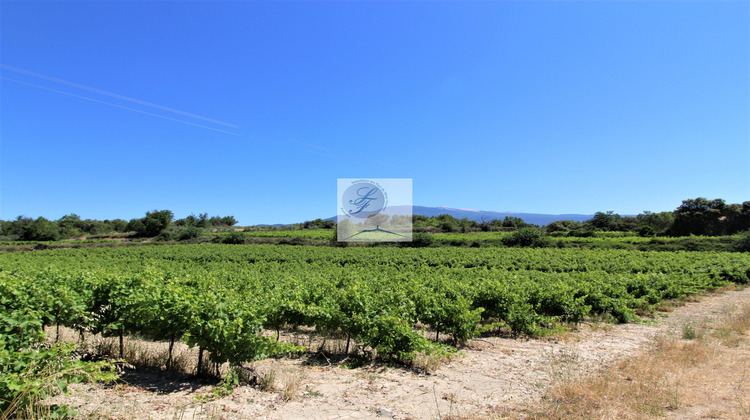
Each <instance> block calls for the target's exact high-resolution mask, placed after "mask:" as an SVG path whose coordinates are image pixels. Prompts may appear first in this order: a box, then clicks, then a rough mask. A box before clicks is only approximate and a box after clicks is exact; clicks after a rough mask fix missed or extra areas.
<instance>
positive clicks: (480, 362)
mask: <svg viewBox="0 0 750 420" xmlns="http://www.w3.org/2000/svg"><path fill="white" fill-rule="evenodd" d="M748 303H750V288H746V289H744V290H741V291H734V290H732V291H725V292H722V293H715V294H706V295H703V296H701V297H699V298H698V299H695V301H693V302H689V303H687V304H685V305H684V306H680V307H677V308H675V309H674V310H673V311H672V312H669V313H662V314H660V315H659V316H657V318H656V319H651V320H648V321H647V322H644V323H639V324H629V325H604V324H584V325H580V326H579V327H578V328H577V329H576V330H575V331H571V332H568V333H564V334H562V335H559V336H556V337H553V338H547V339H517V338H516V339H514V338H500V337H490V338H482V339H476V340H472V341H471V342H469V343H468V344H467V345H466V346H465V347H463V348H462V349H461V356H459V357H457V358H455V359H453V360H452V361H450V362H449V363H446V364H443V365H441V366H440V367H439V368H437V369H435V370H434V371H432V372H431V373H429V374H426V373H420V372H417V371H415V370H412V369H408V368H403V367H399V366H396V365H387V364H383V363H372V364H369V365H365V366H360V367H357V368H346V367H344V364H342V363H341V362H340V361H334V360H329V359H326V357H325V356H322V355H321V354H317V355H308V356H305V357H302V358H299V359H288V358H281V359H269V360H264V361H260V362H256V363H254V364H253V365H252V366H253V367H254V368H255V369H256V370H257V371H258V372H261V373H262V374H265V375H269V374H275V379H274V381H273V384H272V385H270V386H268V387H266V390H260V389H259V387H251V386H240V387H237V388H235V389H234V391H233V392H232V393H231V394H230V395H227V396H223V397H221V398H216V397H213V398H212V397H210V396H211V395H212V394H211V390H212V389H214V386H215V383H210V382H200V381H197V380H195V379H191V378H190V377H188V376H184V375H178V374H170V373H163V372H160V371H158V370H147V369H139V370H135V371H128V372H126V373H125V374H124V375H123V379H124V381H123V382H122V383H119V384H115V385H101V384H78V385H74V386H73V387H72V393H71V394H70V395H66V396H60V397H56V398H55V401H54V402H57V403H66V404H69V405H72V406H74V407H76V408H77V409H78V411H79V415H80V417H81V418H118V419H125V418H128V419H131V418H143V419H204V418H210V419H240V418H242V419H255V418H262V419H339V418H341V419H344V418H383V417H392V418H397V419H444V418H488V417H504V416H510V417H524V416H525V415H526V413H528V411H523V410H524V409H525V408H528V407H530V406H531V407H533V406H535V405H536V406H538V405H539V404H540V402H541V401H542V399H543V397H544V395H545V393H546V391H547V390H548V387H549V385H550V384H552V383H555V382H559V381H560V380H565V379H570V378H575V377H579V375H595V374H596V372H597V370H598V369H602V368H605V367H607V366H608V365H611V364H613V363H614V362H615V361H616V360H621V359H622V358H625V357H630V356H634V355H636V354H638V353H641V352H644V351H648V349H649V348H650V347H651V346H652V345H653V343H654V341H655V340H654V338H655V337H656V336H658V335H664V334H671V335H674V336H677V337H680V336H681V334H682V331H683V328H684V326H685V325H690V326H694V327H696V328H702V326H707V325H711V324H712V323H713V322H715V321H716V320H717V319H724V318H725V317H726V316H727V314H729V313H731V311H733V310H735V309H736V308H738V307H740V306H741V305H747V304H748ZM744 343H745V344H743V345H741V346H737V348H736V349H734V350H736V351H738V352H740V353H737V354H738V355H739V356H737V357H736V360H737V364H735V365H734V366H732V367H731V372H726V373H725V374H723V373H722V376H721V377H719V378H702V379H703V382H701V381H699V380H696V381H694V382H695V383H694V387H695V388H696V389H695V390H693V392H694V393H698V394H700V392H704V391H705V390H706V389H707V388H706V387H708V389H710V388H712V387H713V385H716V384H719V382H721V381H724V382H725V384H726V385H727V386H726V387H725V388H726V389H730V388H731V387H730V386H729V384H733V383H735V382H736V381H739V383H741V384H742V383H743V381H745V377H747V378H746V382H750V369H749V368H748V365H749V364H750V362H749V361H750V357H748V354H750V352H749V351H748V350H749V348H748V346H747V340H745V342H744ZM734 350H733V351H734ZM184 351H186V352H187V351H188V350H186V349H185V350H184ZM183 356H184V355H183ZM185 357H186V356H185ZM733 357H735V356H733ZM725 368H726V367H725ZM743 369H744V370H743ZM738 375H739V376H738ZM746 382H744V383H746ZM717 386H718V385H717ZM731 389H735V391H736V386H735V387H734V388H731ZM740 391H742V392H744V390H743V389H742V388H740ZM704 393H705V392H704ZM725 393H726V394H727V395H724V396H723V395H722V394H721V391H719V390H718V388H717V391H716V394H715V395H713V396H712V397H711V398H707V399H705V401H703V402H701V400H700V399H697V400H694V401H697V402H694V403H689V404H684V405H682V406H681V407H679V409H676V410H674V411H671V412H669V413H667V415H668V416H669V417H673V418H700V417H714V418H743V416H742V413H745V412H744V411H740V410H741V407H734V408H733V406H732V401H736V400H737V396H736V395H734V394H732V393H731V392H729V391H726V392H725ZM740 399H741V398H740ZM748 402H749V403H750V400H748ZM644 417H647V416H645V415H644Z"/></svg>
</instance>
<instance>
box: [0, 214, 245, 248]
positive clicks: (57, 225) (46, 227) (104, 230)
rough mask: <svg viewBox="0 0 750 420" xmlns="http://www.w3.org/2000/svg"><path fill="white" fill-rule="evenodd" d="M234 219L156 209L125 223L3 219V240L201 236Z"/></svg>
mask: <svg viewBox="0 0 750 420" xmlns="http://www.w3.org/2000/svg"><path fill="white" fill-rule="evenodd" d="M236 224H237V220H236V219H235V218H234V216H224V217H221V216H213V217H209V216H208V214H207V213H202V214H199V215H198V216H195V215H193V214H191V215H190V216H188V217H186V218H184V219H177V220H175V219H174V213H172V211H170V210H154V211H150V212H147V213H146V216H145V217H141V218H135V219H131V220H130V221H125V220H123V219H114V220H93V219H81V217H80V216H78V215H77V214H68V215H65V216H63V217H61V218H59V219H57V220H48V219H46V218H44V217H38V218H36V219H33V218H30V217H24V216H18V217H17V218H16V219H15V220H10V221H3V220H0V240H9V241H57V240H60V239H69V238H77V237H80V236H84V235H86V236H93V235H104V234H111V233H126V232H130V233H131V234H132V236H134V237H155V236H159V235H162V236H173V235H176V236H186V235H187V236H191V235H194V236H198V235H199V234H200V233H201V232H202V231H203V230H204V229H213V228H220V227H228V226H234V225H236Z"/></svg>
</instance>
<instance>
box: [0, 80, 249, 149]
mask: <svg viewBox="0 0 750 420" xmlns="http://www.w3.org/2000/svg"><path fill="white" fill-rule="evenodd" d="M0 79H4V80H8V81H10V82H15V83H21V84H23V85H28V86H32V87H35V88H39V89H44V90H49V91H51V92H55V93H62V94H63V95H68V96H72V97H74V98H79V99H84V100H87V101H91V102H96V103H100V104H104V105H109V106H114V107H117V108H122V109H127V110H128V111H135V112H140V113H141V114H146V115H151V116H153V117H159V118H163V119H165V120H170V121H176V122H179V123H183V124H188V125H192V126H195V127H200V128H205V129H207V130H213V131H218V132H219V133H224V134H231V135H233V136H240V134H237V133H232V132H229V131H224V130H219V129H218V128H213V127H207V126H205V125H200V124H195V123H191V122H189V121H183V120H178V119H176V118H171V117H165V116H164V115H159V114H154V113H153V112H147V111H141V110H140V109H135V108H129V107H127V106H122V105H117V104H113V103H110V102H104V101H100V100H98V99H93V98H87V97H85V96H80V95H75V94H73V93H68V92H63V91H61V90H57V89H50V88H48V87H44V86H39V85H35V84H33V83H27V82H22V81H20V80H13V79H9V78H7V77H5V76H0Z"/></svg>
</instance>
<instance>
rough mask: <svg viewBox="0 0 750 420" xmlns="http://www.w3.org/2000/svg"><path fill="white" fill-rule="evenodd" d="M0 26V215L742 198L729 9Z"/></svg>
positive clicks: (85, 13)
mask: <svg viewBox="0 0 750 420" xmlns="http://www.w3.org/2000/svg"><path fill="white" fill-rule="evenodd" d="M0 8H1V10H0V12H1V13H2V15H1V17H0V19H1V21H0V24H1V27H2V29H1V30H0V31H1V34H0V35H2V40H1V44H0V47H1V54H2V55H1V56H0V62H1V63H2V65H3V67H2V68H0V75H1V76H2V77H3V79H0V87H1V88H2V90H1V91H0V94H1V95H2V98H1V100H2V102H1V105H2V108H1V109H0V111H1V117H2V118H1V121H0V122H1V123H2V127H1V130H2V131H1V132H0V135H1V140H0V141H1V143H0V153H1V156H0V164H1V165H2V167H1V168H0V176H1V179H0V189H1V191H0V200H1V201H0V218H2V219H6V220H7V219H13V218H15V217H16V216H18V215H26V216H29V217H38V216H44V217H47V218H49V219H57V218H59V217H61V216H63V215H65V214H69V213H76V214H78V215H80V216H81V217H83V218H96V219H112V218H124V219H130V218H134V217H142V216H144V215H145V212H146V211H148V210H153V209H170V210H172V211H173V212H174V213H175V215H176V216H177V217H185V216H187V215H189V214H191V213H196V214H197V213H202V212H207V213H209V214H210V215H222V216H224V215H234V216H235V217H236V218H237V219H238V220H239V222H240V224H242V225H248V224H259V223H292V222H298V221H304V220H308V219H314V218H317V217H330V216H334V215H335V214H336V213H335V212H336V206H337V203H336V201H337V200H336V179H337V178H360V177H372V178H412V179H413V189H414V190H413V191H414V193H413V194H414V204H416V205H426V206H450V207H462V208H474V209H483V210H495V211H518V212H536V213H555V214H559V213H585V214H590V213H594V212H596V211H606V210H613V211H615V212H617V213H620V214H637V213H640V212H642V211H644V210H651V211H666V210H673V209H674V208H676V207H677V206H678V205H679V204H680V202H681V200H684V199H687V198H696V197H699V196H701V197H706V198H709V199H713V198H724V199H725V200H727V201H728V202H731V203H735V202H742V201H746V200H750V24H749V22H750V2H748V1H716V2H714V1H710V2H703V1H684V2H683V1H635V2H631V1H476V2H458V1H455V2H451V1H440V2H430V1H406V2H399V1H388V2H359V1H303V2H292V1H281V2H251V1H235V2H198V1H182V2H178V1H160V2H156V1H153V2H149V1H138V2H105V1H98V2H61V1H54V2H36V1H2V3H1V5H0ZM14 69H15V70H14ZM18 69H20V70H18ZM21 70H23V71H21ZM42 76H43V77H42ZM8 79H11V80H8ZM19 82H20V83H19ZM80 85H83V86H86V87H89V88H93V89H96V90H92V89H84V88H83V87H81V86H80ZM50 89H51V90H50ZM102 91H106V92H110V93H113V94H117V95H120V96H119V97H116V96H112V95H108V94H105V93H103V92H102ZM61 92H62V93H61ZM72 95H76V96H72ZM84 98H86V99H84ZM126 98H130V99H134V100H137V101H138V102H137V101H134V100H130V99H126ZM96 101H99V102H96ZM103 102H104V103H103ZM154 105H156V106H154ZM139 111H140V112H139ZM177 111H179V112H177ZM187 114H190V115H187ZM157 115H158V116H157ZM159 116H161V117H164V118H161V117H159ZM175 120H179V121H175ZM188 123H190V124H188Z"/></svg>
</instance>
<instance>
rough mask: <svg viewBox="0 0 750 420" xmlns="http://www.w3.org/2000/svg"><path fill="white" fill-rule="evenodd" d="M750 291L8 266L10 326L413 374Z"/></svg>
mask: <svg viewBox="0 0 750 420" xmlns="http://www.w3.org/2000/svg"><path fill="white" fill-rule="evenodd" d="M748 281H750V255H748V254H746V253H713V252H691V253H687V252H674V253H664V252H639V251H619V250H606V251H603V250H572V249H518V248H503V249H490V248H420V249H414V248H377V247H374V248H365V247H362V248H333V247H295V246H272V245H256V246H232V245H220V244H201V245H182V246H150V247H137V248H90V249H70V250H47V251H36V252H26V253H10V254H3V255H0V307H2V309H3V311H4V312H5V313H11V312H13V311H23V312H24V313H26V314H33V315H34V316H35V317H37V318H38V319H39V320H40V322H41V323H42V324H43V325H44V326H45V327H52V326H55V325H62V326H66V327H69V328H72V329H75V330H76V331H78V332H79V333H80V334H81V336H82V337H83V336H84V335H85V334H102V335H104V336H111V337H120V338H122V337H123V336H126V335H131V334H135V335H139V336H141V337H144V338H147V339H150V340H158V341H166V342H169V343H170V349H171V348H172V345H173V344H174V343H175V342H176V341H178V340H182V341H184V342H185V343H187V344H188V345H190V346H197V347H198V348H199V349H200V355H201V357H200V358H199V364H200V363H201V362H202V360H203V357H204V354H205V357H207V360H209V361H211V362H213V363H214V364H221V363H226V362H228V363H229V364H231V365H239V364H241V363H243V362H247V361H252V360H257V359H261V358H265V357H269V356H271V355H274V354H283V353H289V352H298V351H304V349H303V348H301V347H299V346H298V345H297V344H295V343H289V342H285V341H284V340H283V339H282V338H283V336H281V335H280V332H281V331H282V330H291V329H297V328H300V327H305V328H308V329H309V330H311V331H314V332H315V333H316V334H319V335H321V336H335V337H339V338H341V337H343V338H344V339H346V343H347V344H346V350H345V352H346V353H349V352H352V351H356V352H357V353H358V354H361V355H369V356H377V357H380V358H383V359H397V360H400V361H403V362H408V361H409V360H412V359H413V358H414V357H415V355H417V354H419V353H433V352H450V351H452V347H450V346H448V345H447V344H446V343H453V344H455V343H461V342H464V341H466V340H469V339H471V338H472V337H475V336H477V335H479V334H484V333H492V332H493V331H495V332H497V331H500V332H504V333H523V334H532V335H534V334H544V333H545V332H549V331H554V330H556V329H559V328H560V327H561V326H563V325H565V324H566V323H577V322H580V321H582V320H584V319H586V318H587V317H598V318H599V319H609V320H611V321H614V322H629V321H632V320H634V319H636V318H637V314H639V313H648V312H650V311H652V310H653V309H654V308H655V307H656V306H657V305H658V304H659V303H660V302H661V301H662V300H664V299H675V298H680V297H683V296H686V295H689V294H694V293H697V292H700V291H702V290H706V289H711V288H716V287H719V286H722V285H724V284H726V283H728V282H735V283H748ZM47 330H48V331H50V329H49V328H48V329H47ZM446 339H447V341H446ZM204 363H205V362H204Z"/></svg>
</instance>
